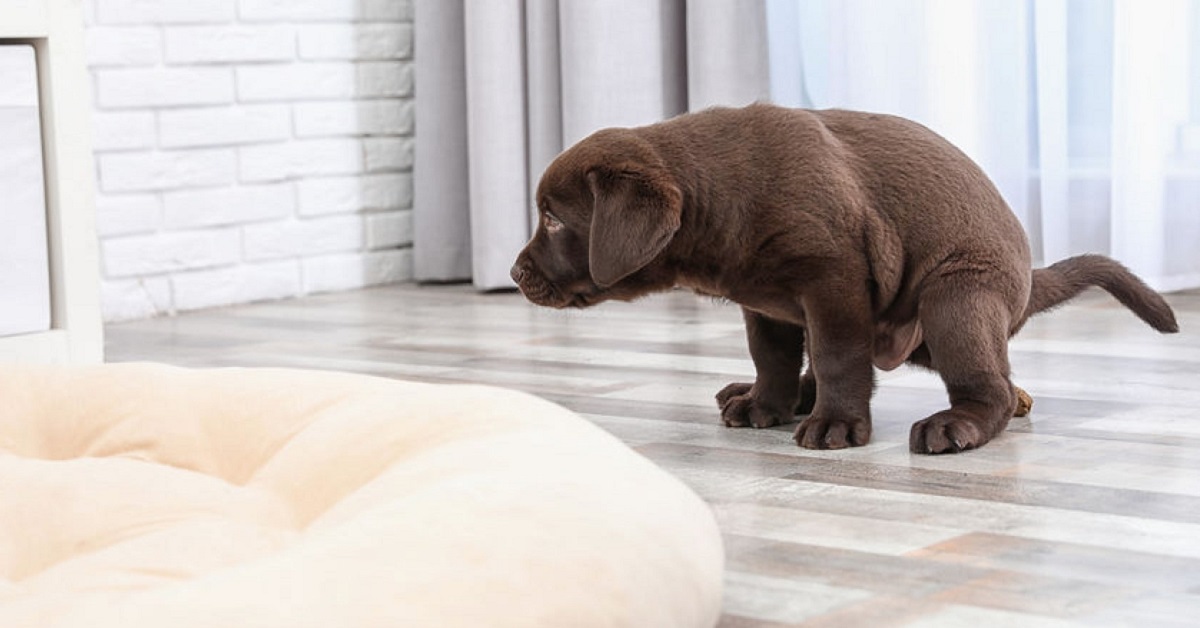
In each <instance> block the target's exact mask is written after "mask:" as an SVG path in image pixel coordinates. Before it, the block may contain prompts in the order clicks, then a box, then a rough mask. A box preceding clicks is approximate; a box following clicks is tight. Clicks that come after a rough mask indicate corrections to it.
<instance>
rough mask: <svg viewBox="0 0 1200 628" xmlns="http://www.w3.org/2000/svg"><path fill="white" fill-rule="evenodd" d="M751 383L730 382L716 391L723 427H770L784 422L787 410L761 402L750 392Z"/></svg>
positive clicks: (786, 417) (786, 418)
mask: <svg viewBox="0 0 1200 628" xmlns="http://www.w3.org/2000/svg"><path fill="white" fill-rule="evenodd" d="M751 388H753V386H752V385H751V384H730V385H728V386H726V387H725V388H723V389H721V392H719V393H717V405H719V406H720V407H721V421H723V422H724V423H725V427H751V426H753V427H757V428H764V427H772V426H775V425H780V424H782V423H786V422H787V420H788V419H789V418H790V417H788V416H787V412H786V411H784V410H783V409H780V408H774V407H771V406H769V405H767V404H764V403H762V402H761V401H760V400H758V399H756V398H755V397H754V396H753V395H751V394H750V389H751Z"/></svg>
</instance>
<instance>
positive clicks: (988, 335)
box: [909, 275, 1018, 454]
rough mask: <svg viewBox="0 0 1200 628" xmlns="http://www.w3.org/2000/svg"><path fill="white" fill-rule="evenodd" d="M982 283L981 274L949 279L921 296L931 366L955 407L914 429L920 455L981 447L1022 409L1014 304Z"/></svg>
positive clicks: (913, 445)
mask: <svg viewBox="0 0 1200 628" xmlns="http://www.w3.org/2000/svg"><path fill="white" fill-rule="evenodd" d="M979 281H980V278H979V277H978V276H977V275H976V276H969V277H966V278H964V279H959V278H955V277H953V276H951V277H946V278H943V279H942V280H940V281H939V282H938V283H937V284H935V285H933V286H930V287H929V288H928V289H927V290H926V291H925V294H923V295H922V297H921V304H920V310H919V314H918V315H919V316H920V319H921V324H922V326H923V327H924V329H925V345H926V348H927V349H928V352H929V353H928V359H929V366H930V367H931V368H933V369H934V370H936V371H937V372H938V374H939V375H941V377H942V381H943V382H945V384H946V391H947V393H948V394H949V396H950V408H949V409H948V410H943V411H941V412H938V413H937V414H934V415H932V416H929V417H927V418H925V419H923V420H921V421H918V422H917V423H916V424H914V425H913V427H912V431H911V433H910V436H909V448H910V449H911V450H912V451H913V452H914V453H921V454H941V453H956V452H959V451H964V450H967V449H974V448H977V447H980V446H982V445H983V444H985V443H987V442H988V441H990V440H991V439H992V438H994V437H995V436H996V435H998V434H999V433H1000V432H1002V431H1003V430H1004V428H1005V427H1007V426H1008V421H1009V419H1011V418H1012V416H1013V413H1014V411H1016V410H1017V402H1018V396H1017V392H1016V389H1015V387H1014V386H1013V385H1012V382H1011V381H1010V380H1009V364H1008V331H1009V327H1010V322H1011V320H1012V313H1011V312H1010V311H1009V310H1010V307H1009V301H1010V300H1007V299H1005V298H1004V297H1003V292H1002V291H997V290H993V289H991V288H989V287H986V286H980V285H979Z"/></svg>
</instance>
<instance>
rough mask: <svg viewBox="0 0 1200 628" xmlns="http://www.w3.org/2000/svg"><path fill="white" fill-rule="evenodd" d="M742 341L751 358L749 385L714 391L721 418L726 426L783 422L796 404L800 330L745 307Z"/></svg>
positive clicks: (801, 349)
mask: <svg viewBox="0 0 1200 628" xmlns="http://www.w3.org/2000/svg"><path fill="white" fill-rule="evenodd" d="M742 317H743V318H744V319H745V321H746V340H747V341H748V342H749V344H750V357H751V358H753V360H754V370H755V380H754V383H753V384H746V383H733V384H729V385H728V386H726V387H725V388H723V389H722V390H721V392H719V393H717V405H719V406H720V407H721V420H722V421H723V422H724V423H725V425H726V426H728V427H749V426H754V427H771V426H773V425H779V424H782V423H787V422H790V421H791V420H792V416H793V414H794V412H795V410H796V409H797V406H798V405H799V404H800V399H799V395H800V387H801V383H800V378H799V374H800V366H801V364H802V363H803V361H804V329H803V328H802V327H799V326H797V325H792V324H789V323H784V322H782V321H777V320H774V319H771V318H767V317H766V316H763V315H762V314H758V313H756V312H752V311H750V310H747V309H743V310H742Z"/></svg>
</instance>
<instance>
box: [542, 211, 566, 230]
mask: <svg viewBox="0 0 1200 628" xmlns="http://www.w3.org/2000/svg"><path fill="white" fill-rule="evenodd" d="M542 226H544V227H546V231H548V232H550V233H554V232H555V231H558V230H559V229H562V228H563V223H562V221H561V220H559V219H558V216H555V215H554V214H551V213H550V212H545V213H543V214H542Z"/></svg>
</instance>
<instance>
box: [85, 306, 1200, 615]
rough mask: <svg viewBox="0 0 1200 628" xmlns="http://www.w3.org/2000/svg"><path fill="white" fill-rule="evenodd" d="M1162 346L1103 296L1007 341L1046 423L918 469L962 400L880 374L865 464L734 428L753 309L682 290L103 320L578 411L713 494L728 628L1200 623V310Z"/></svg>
mask: <svg viewBox="0 0 1200 628" xmlns="http://www.w3.org/2000/svg"><path fill="white" fill-rule="evenodd" d="M1170 301H1171V302H1172V304H1173V305H1174V306H1175V307H1176V311H1177V315H1178V318H1179V322H1180V325H1181V326H1182V328H1183V330H1184V331H1183V332H1182V333H1180V334H1177V335H1172V336H1160V335H1158V334H1157V333H1155V332H1153V331H1152V330H1150V329H1149V328H1148V327H1146V326H1145V325H1143V324H1142V323H1141V322H1140V321H1139V320H1137V319H1136V318H1135V317H1134V316H1133V315H1132V314H1130V313H1129V312H1127V311H1124V310H1123V309H1122V308H1121V307H1120V306H1119V305H1117V304H1116V303H1115V301H1113V300H1112V299H1111V298H1108V297H1107V296H1106V295H1102V294H1088V295H1085V296H1084V297H1083V298H1081V299H1079V300H1077V301H1076V302H1075V303H1074V304H1072V305H1069V306H1067V307H1064V308H1062V309H1060V310H1058V311H1056V312H1053V313H1050V314H1046V315H1043V316H1042V317H1040V318H1038V319H1035V320H1034V321H1032V322H1031V323H1030V324H1029V326H1028V327H1027V328H1026V329H1025V330H1024V331H1023V332H1022V334H1021V335H1020V336H1019V337H1018V338H1017V339H1016V340H1014V341H1013V343H1012V345H1011V356H1012V363H1013V369H1014V380H1015V381H1016V382H1017V383H1018V385H1020V386H1022V387H1023V388H1025V389H1026V390H1028V391H1029V392H1030V393H1031V394H1032V395H1033V397H1034V410H1033V413H1032V414H1031V415H1030V416H1029V417H1028V418H1024V419H1014V420H1013V423H1012V424H1011V426H1010V428H1009V430H1008V432H1007V433H1006V434H1004V435H1003V436H1001V437H1000V438H999V439H997V440H995V441H993V442H992V443H991V444H989V445H987V446H986V447H984V448H983V449H981V450H978V451H973V452H969V453H965V454H959V455H954V456H938V457H930V456H917V455H912V454H910V453H909V452H908V445H907V443H908V430H909V425H910V424H911V423H912V422H913V421H915V420H917V419H920V418H922V417H924V416H926V415H928V414H931V413H932V412H935V411H937V410H940V409H941V408H942V406H943V404H944V403H945V396H944V392H943V390H942V389H941V384H940V381H939V380H938V379H937V378H936V377H935V376H933V375H930V374H928V373H924V372H919V371H916V370H909V369H907V368H902V369H900V370H898V371H894V372H891V373H885V374H881V375H880V377H879V382H880V386H879V390H878V392H877V393H876V396H875V399H874V404H873V412H874V421H875V432H874V436H873V441H872V442H871V444H870V445H868V446H867V447H862V448H857V449H851V450H843V451H838V452H814V451H806V450H802V449H799V448H797V447H796V446H795V444H794V443H793V442H792V439H791V427H789V426H781V427H778V428H774V429H769V430H753V429H740V430H731V429H727V428H725V427H722V426H721V425H720V421H719V419H718V416H717V410H716V406H715V403H714V402H713V399H712V396H713V394H714V393H715V392H716V391H717V390H719V389H720V388H721V387H722V386H723V385H724V384H726V383H728V382H730V381H747V379H748V378H750V377H751V376H752V374H753V367H752V365H751V363H750V360H749V358H748V355H747V353H746V349H745V344H744V339H743V332H742V328H741V317H740V315H739V313H738V311H737V308H736V307H734V306H730V305H722V304H718V303H714V302H712V301H710V300H706V299H703V298H699V297H695V296H692V295H690V294H687V293H672V294H668V295H661V296H658V297H653V298H649V299H646V300H643V301H640V302H638V303H634V304H619V303H614V304H605V305H603V306H600V307H597V308H594V309H591V310H587V311H582V312H580V311H575V312H557V311H548V310H543V309H538V308H535V307H533V306H531V305H529V304H527V303H526V302H525V301H523V300H522V299H521V298H520V297H519V296H517V295H514V294H498V295H480V294H476V293H474V292H472V291H471V290H469V289H468V288H465V287H461V286H451V287H416V286H394V287H386V288H379V289H373V290H366V291H360V292H351V293H343V294H332V295H323V296H317V297H310V298H307V299H301V300H295V301H285V302H276V303H267V304H261V305H251V306H244V307H237V308H228V309H220V310H212V311H205V312H197V313H191V314H185V315H182V316H178V317H174V318H162V319H156V320H148V321H139V322H132V323H124V324H115V325H110V326H109V327H108V329H107V337H108V359H109V360H110V361H127V360H156V361H163V362H170V363H175V364H181V365H192V366H221V365H251V366H263V365H275V366H294V367H306V368H322V369H337V370H345V371H354V372H360V373H369V374H373V375H381V376H386V377H397V378H407V379H416V380H423V381H433V382H476V383H490V384H497V385H502V386H508V387H513V388H519V389H522V390H526V391H529V392H532V393H535V394H538V395H541V396H543V397H546V398H549V399H551V400H553V401H556V402H558V403H561V404H562V405H565V406H567V407H569V408H572V409H574V410H576V411H578V412H580V413H581V414H583V415H585V416H586V417H588V418H589V419H591V420H593V421H594V422H596V423H597V424H599V425H601V426H602V427H604V428H605V429H607V430H609V431H611V432H612V433H614V434H616V435H617V436H619V437H620V438H622V439H623V440H624V441H625V442H627V443H629V444H630V445H631V446H633V447H635V448H637V449H638V450H639V451H641V452H642V453H643V454H645V455H646V456H648V457H649V458H651V459H652V460H654V461H655V462H657V463H658V464H660V465H662V466H663V467H665V468H667V469H668V470H670V471H671V472H673V473H675V474H676V475H678V476H679V477H680V478H682V479H683V480H684V481H686V482H687V483H688V484H689V485H691V486H692V487H693V488H694V489H695V490H696V491H697V492H698V493H700V494H701V495H702V496H703V497H704V498H705V499H707V500H708V501H709V502H710V503H711V504H712V506H713V509H714V511H715V512H716V515H717V517H718V520H719V521H720V523H721V526H722V527H723V529H724V532H725V541H726V547H727V554H728V570H727V576H726V585H727V586H726V602H725V617H724V619H723V622H722V625H723V626H731V627H732V626H781V625H792V624H800V623H803V624H804V625H813V626H854V625H864V626H878V625H895V624H905V625H916V626H963V625H970V626H973V627H980V626H1022V627H1025V626H1059V625H1087V626H1097V625H1113V626H1124V625H1146V626H1176V625H1178V626H1185V625H1188V626H1194V625H1200V378H1198V375H1200V293H1190V294H1180V295H1173V296H1172V297H1171V298H1170Z"/></svg>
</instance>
